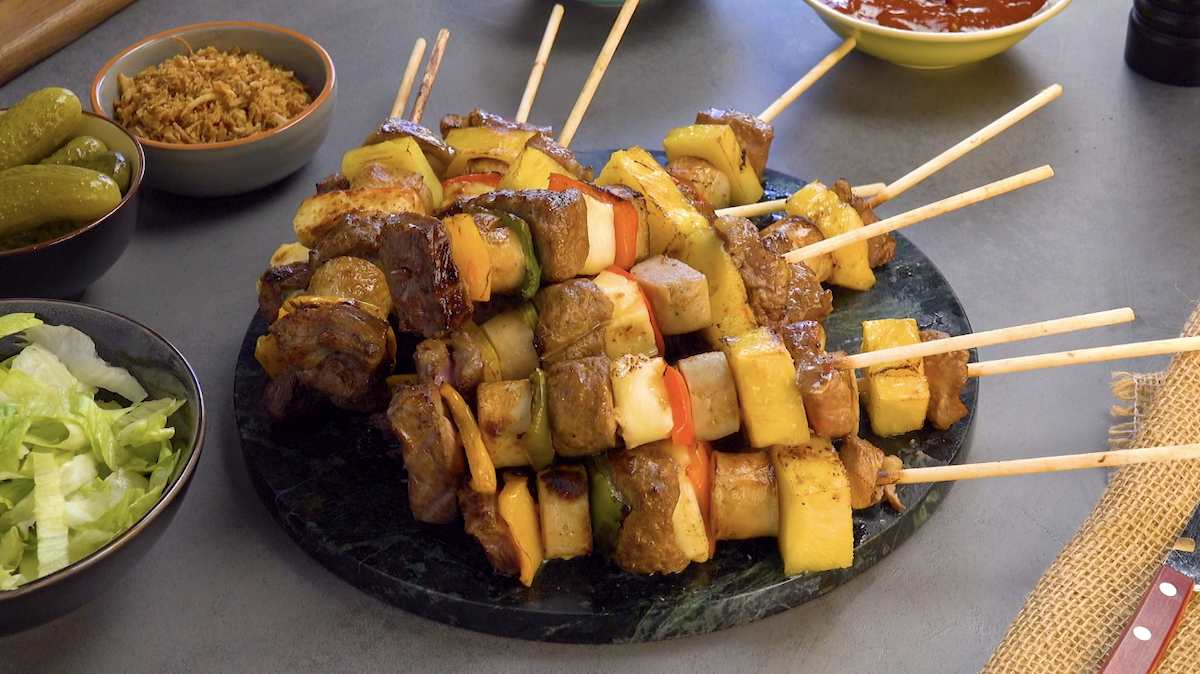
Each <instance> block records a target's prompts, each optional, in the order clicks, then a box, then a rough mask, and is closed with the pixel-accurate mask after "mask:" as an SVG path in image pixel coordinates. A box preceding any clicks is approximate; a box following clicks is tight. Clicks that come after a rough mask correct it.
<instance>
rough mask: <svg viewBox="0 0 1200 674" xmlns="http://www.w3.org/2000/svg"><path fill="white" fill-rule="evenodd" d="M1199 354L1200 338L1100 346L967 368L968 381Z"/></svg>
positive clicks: (974, 365)
mask: <svg viewBox="0 0 1200 674" xmlns="http://www.w3.org/2000/svg"><path fill="white" fill-rule="evenodd" d="M1196 350H1200V337H1176V338H1174V339H1159V340H1154V341H1150V342H1132V343H1130V344H1117V345H1115V346H1098V347H1095V348H1092V349H1079V350H1078V351H1058V352H1056V353H1041V354H1037V355H1034V356H1018V357H1016V358H1002V359H1000V360H989V361H985V362H982V363H969V364H967V376H968V377H983V376H986V375H989V374H1005V373H1008V372H1024V371H1025V370H1038V369H1042V368H1047V367H1062V366H1063V365H1075V364H1076V363H1099V362H1102V361H1106V360H1119V359H1121V358H1140V357H1142V356H1161V355H1164V354H1168V353H1182V352H1184V351H1196Z"/></svg>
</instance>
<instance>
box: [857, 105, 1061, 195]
mask: <svg viewBox="0 0 1200 674" xmlns="http://www.w3.org/2000/svg"><path fill="white" fill-rule="evenodd" d="M1060 94H1062V86H1061V85H1058V84H1053V85H1050V86H1048V87H1046V88H1045V89H1043V90H1042V91H1040V92H1039V93H1038V94H1037V95H1036V96H1034V97H1033V98H1031V99H1029V100H1028V101H1025V102H1024V103H1022V104H1021V105H1019V106H1017V107H1016V108H1014V109H1013V110H1012V111H1010V112H1009V113H1008V114H1006V115H1004V116H1003V117H1001V118H1000V119H997V120H996V121H994V122H992V123H991V124H988V125H987V126H985V127H983V128H982V129H980V130H978V131H976V132H975V133H974V134H972V135H971V136H969V137H967V138H966V139H964V140H963V141H962V142H960V143H959V144H957V145H955V146H954V147H952V148H950V149H948V150H946V151H945V152H943V153H941V154H939V155H938V156H936V157H934V158H933V159H930V160H929V161H927V162H925V163H924V164H922V165H921V166H918V167H917V168H915V169H913V170H912V171H910V172H909V173H908V174H907V175H905V176H902V177H900V178H899V179H897V180H896V181H895V182H893V183H891V184H890V185H888V186H887V187H885V188H884V189H883V191H882V192H880V193H879V194H876V195H875V196H874V197H872V198H871V201H870V202H869V203H868V205H869V206H870V207H871V208H875V207H877V206H879V205H880V204H882V203H884V202H886V201H888V200H889V199H891V198H893V197H895V196H897V195H899V194H900V193H902V192H904V191H905V190H907V189H908V188H910V187H912V186H913V185H916V184H917V183H919V182H921V181H922V180H924V179H926V178H928V177H929V176H931V175H933V174H934V173H935V172H937V171H939V170H941V169H942V168H944V167H946V166H947V165H949V164H950V163H951V162H953V161H954V160H956V159H958V158H959V157H961V156H963V155H965V154H966V153H968V152H970V151H971V150H974V149H975V148H977V147H979V146H980V145H983V144H984V143H985V142H987V141H988V140H991V139H992V138H994V137H995V136H996V135H997V134H999V133H1000V132H1001V131H1003V130H1005V129H1007V128H1008V127H1010V126H1012V125H1013V124H1016V123H1017V122H1019V121H1021V120H1022V119H1025V118H1026V117H1027V116H1029V114H1030V113H1032V112H1033V111H1034V110H1037V109H1038V108H1041V107H1042V106H1043V105H1045V104H1047V103H1049V102H1050V101H1052V100H1054V99H1056V98H1058V97H1059V95H1060Z"/></svg>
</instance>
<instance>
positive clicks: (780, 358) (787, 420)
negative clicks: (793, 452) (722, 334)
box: [721, 328, 809, 447]
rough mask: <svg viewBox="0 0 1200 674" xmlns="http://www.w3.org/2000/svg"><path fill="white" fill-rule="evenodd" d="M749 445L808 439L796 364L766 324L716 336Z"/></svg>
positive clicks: (779, 443) (796, 443)
mask: <svg viewBox="0 0 1200 674" xmlns="http://www.w3.org/2000/svg"><path fill="white" fill-rule="evenodd" d="M721 343H722V345H723V346H724V350H725V355H726V356H727V357H728V358H729V369H730V370H731V371H732V372H733V381H734V383H735V385H736V387H737V393H738V404H739V405H740V406H741V408H742V427H743V428H745V430H746V439H747V441H748V442H749V443H750V446H751V447H769V446H771V445H802V444H804V443H806V442H808V438H809V433H808V418H807V417H805V415H804V401H803V400H802V399H801V397H800V388H799V387H798V386H797V385H796V365H795V363H793V362H792V356H791V355H790V354H789V353H788V351H787V349H786V348H785V347H784V346H783V341H782V340H780V339H779V336H778V335H776V334H775V332H774V331H772V330H771V329H770V328H755V329H754V330H751V331H750V332H747V333H745V334H743V335H741V336H739V337H726V338H724V339H722V340H721Z"/></svg>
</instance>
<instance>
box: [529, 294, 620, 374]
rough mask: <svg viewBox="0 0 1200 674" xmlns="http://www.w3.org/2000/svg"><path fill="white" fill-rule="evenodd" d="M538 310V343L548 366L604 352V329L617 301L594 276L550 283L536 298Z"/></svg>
mask: <svg viewBox="0 0 1200 674" xmlns="http://www.w3.org/2000/svg"><path fill="white" fill-rule="evenodd" d="M533 303H534V305H535V306H537V310H538V324H537V327H536V328H535V329H534V333H533V336H534V342H535V344H536V345H537V349H538V353H540V354H542V362H543V363H544V364H546V365H549V364H551V363H557V362H560V361H564V360H576V359H579V358H585V357H588V356H599V355H602V354H604V328H605V326H607V325H608V322H609V321H610V320H611V319H612V313H613V303H612V300H610V299H608V296H606V295H605V294H604V292H603V291H602V290H600V286H598V285H596V284H595V282H593V281H592V280H591V279H588V278H577V279H571V280H570V281H564V282H563V283H557V284H554V285H548V286H545V287H543V288H542V289H541V290H539V291H538V293H537V295H534V297H533Z"/></svg>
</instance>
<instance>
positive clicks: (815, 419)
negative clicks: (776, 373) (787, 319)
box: [780, 321, 859, 438]
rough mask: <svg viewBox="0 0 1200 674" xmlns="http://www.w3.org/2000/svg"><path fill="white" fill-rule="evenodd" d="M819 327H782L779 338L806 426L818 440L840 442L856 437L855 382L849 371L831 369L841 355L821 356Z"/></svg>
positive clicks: (807, 324)
mask: <svg viewBox="0 0 1200 674" xmlns="http://www.w3.org/2000/svg"><path fill="white" fill-rule="evenodd" d="M820 330H821V326H820V324H819V323H817V322H816V321H799V322H796V323H791V324H789V325H786V326H784V327H783V328H782V329H781V330H780V337H781V338H782V339H783V343H784V345H785V346H786V347H787V349H788V352H789V353H791V354H792V360H793V361H795V363H796V385H797V386H798V387H799V388H800V398H801V399H802V400H803V401H804V414H805V416H806V417H808V425H809V426H810V427H812V429H813V431H814V432H815V433H816V434H817V435H820V436H822V437H826V438H840V437H844V436H848V435H854V434H856V433H858V424H859V404H858V381H857V380H856V379H855V378H854V371H853V370H839V369H837V368H835V367H834V366H833V364H834V361H836V360H837V358H839V357H841V356H843V355H845V354H843V353H842V352H841V351H834V352H833V353H825V350H824V348H823V347H822V342H823V341H824V339H823V337H822V335H821V334H820Z"/></svg>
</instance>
